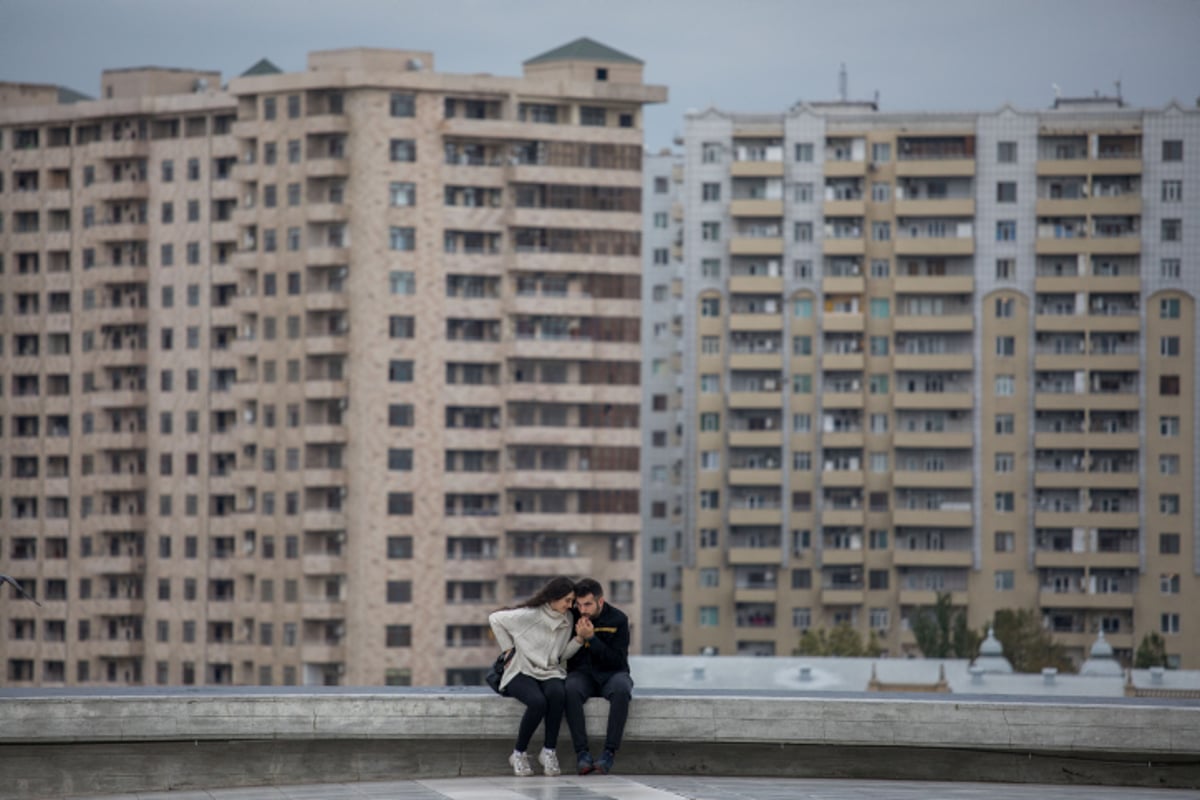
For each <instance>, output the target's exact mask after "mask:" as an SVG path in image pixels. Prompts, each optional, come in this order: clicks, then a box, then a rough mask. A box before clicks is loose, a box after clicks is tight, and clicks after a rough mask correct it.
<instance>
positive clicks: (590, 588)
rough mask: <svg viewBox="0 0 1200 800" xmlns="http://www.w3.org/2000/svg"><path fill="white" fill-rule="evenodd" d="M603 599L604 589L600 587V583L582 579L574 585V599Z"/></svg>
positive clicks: (590, 579)
mask: <svg viewBox="0 0 1200 800" xmlns="http://www.w3.org/2000/svg"><path fill="white" fill-rule="evenodd" d="M589 595H590V596H592V597H604V587H602V586H601V585H600V581H597V580H594V579H592V578H584V579H583V580H581V581H577V582H576V583H575V596H576V597H587V596H589Z"/></svg>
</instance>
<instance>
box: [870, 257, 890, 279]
mask: <svg viewBox="0 0 1200 800" xmlns="http://www.w3.org/2000/svg"><path fill="white" fill-rule="evenodd" d="M891 273H892V268H891V263H890V262H889V261H888V260H887V259H886V258H879V259H874V260H873V261H871V277H872V278H886V277H887V276H888V275H890V274H891Z"/></svg>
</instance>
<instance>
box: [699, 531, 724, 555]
mask: <svg viewBox="0 0 1200 800" xmlns="http://www.w3.org/2000/svg"><path fill="white" fill-rule="evenodd" d="M720 538H721V537H720V534H719V533H718V531H717V529H716V528H701V529H700V547H701V548H703V549H706V550H707V549H709V548H713V547H717V546H718V545H719V544H720Z"/></svg>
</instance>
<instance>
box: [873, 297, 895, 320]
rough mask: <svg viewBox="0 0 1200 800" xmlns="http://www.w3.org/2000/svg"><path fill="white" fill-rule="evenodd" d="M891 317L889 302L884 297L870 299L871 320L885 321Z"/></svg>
mask: <svg viewBox="0 0 1200 800" xmlns="http://www.w3.org/2000/svg"><path fill="white" fill-rule="evenodd" d="M890 315H891V301H890V300H888V299H887V298H886V297H872V298H871V319H887V318H888V317H889V316H890Z"/></svg>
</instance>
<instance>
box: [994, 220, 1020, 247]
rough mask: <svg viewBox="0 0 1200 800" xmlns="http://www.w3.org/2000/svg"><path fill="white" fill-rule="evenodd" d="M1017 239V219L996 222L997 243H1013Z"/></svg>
mask: <svg viewBox="0 0 1200 800" xmlns="http://www.w3.org/2000/svg"><path fill="white" fill-rule="evenodd" d="M1016 238H1017V221H1016V220H1015V219H1001V220H996V241H997V242H1012V241H1016Z"/></svg>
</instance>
